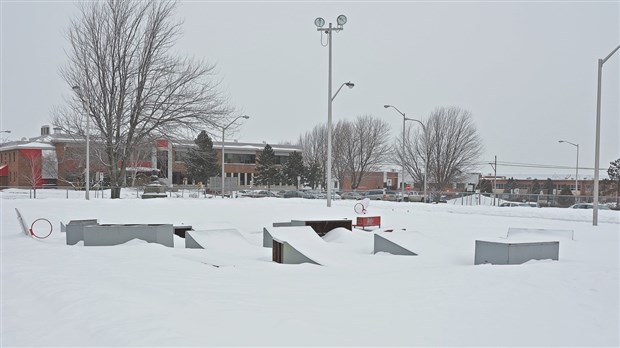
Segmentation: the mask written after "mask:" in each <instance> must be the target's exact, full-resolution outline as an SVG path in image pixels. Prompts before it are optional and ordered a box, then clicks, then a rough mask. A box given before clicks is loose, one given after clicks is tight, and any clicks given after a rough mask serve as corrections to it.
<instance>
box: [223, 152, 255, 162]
mask: <svg viewBox="0 0 620 348" xmlns="http://www.w3.org/2000/svg"><path fill="white" fill-rule="evenodd" d="M224 162H225V163H236V164H254V163H256V155H251V154H240V153H226V152H224Z"/></svg>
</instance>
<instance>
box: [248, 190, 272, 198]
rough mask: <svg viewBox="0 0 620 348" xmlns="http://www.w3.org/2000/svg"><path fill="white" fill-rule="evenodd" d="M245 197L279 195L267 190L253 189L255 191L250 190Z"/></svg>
mask: <svg viewBox="0 0 620 348" xmlns="http://www.w3.org/2000/svg"><path fill="white" fill-rule="evenodd" d="M247 197H252V198H262V197H279V196H278V195H277V194H275V193H273V192H271V191H268V190H255V191H252V193H250V194H249V195H247Z"/></svg>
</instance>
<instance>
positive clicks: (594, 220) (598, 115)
mask: <svg viewBox="0 0 620 348" xmlns="http://www.w3.org/2000/svg"><path fill="white" fill-rule="evenodd" d="M618 49H620V46H618V47H616V48H615V49H614V50H613V51H611V53H610V54H608V55H607V57H605V58H604V59H599V60H598V83H597V88H596V146H595V150H594V192H593V193H594V201H593V202H592V203H593V208H594V209H593V211H592V226H598V170H599V168H598V167H599V153H600V147H601V79H602V77H603V64H605V62H606V61H607V60H608V59H609V58H610V57H611V56H612V55H613V54H614V53H616V51H618Z"/></svg>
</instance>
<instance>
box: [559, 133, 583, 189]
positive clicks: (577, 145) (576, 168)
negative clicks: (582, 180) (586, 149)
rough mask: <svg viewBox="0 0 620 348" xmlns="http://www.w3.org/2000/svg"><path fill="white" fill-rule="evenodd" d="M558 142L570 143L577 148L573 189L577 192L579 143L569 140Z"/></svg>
mask: <svg viewBox="0 0 620 348" xmlns="http://www.w3.org/2000/svg"><path fill="white" fill-rule="evenodd" d="M558 143H560V144H561V143H566V144H570V145H573V146H574V147H576V148H577V164H575V191H576V192H579V189H578V187H579V144H573V143H571V142H570V141H566V140H558Z"/></svg>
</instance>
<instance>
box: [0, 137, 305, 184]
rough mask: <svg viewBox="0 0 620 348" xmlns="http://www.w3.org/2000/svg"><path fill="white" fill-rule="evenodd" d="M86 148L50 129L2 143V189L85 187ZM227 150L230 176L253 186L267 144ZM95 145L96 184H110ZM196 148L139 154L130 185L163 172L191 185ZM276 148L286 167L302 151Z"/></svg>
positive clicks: (163, 144)
mask: <svg viewBox="0 0 620 348" xmlns="http://www.w3.org/2000/svg"><path fill="white" fill-rule="evenodd" d="M85 144H86V143H85V139H83V138H73V137H71V136H68V135H66V134H61V133H60V132H59V130H58V129H55V130H54V132H53V133H50V127H49V126H43V127H41V135H40V136H37V137H34V138H30V139H25V138H24V139H22V140H19V141H12V142H8V143H4V144H1V145H0V187H7V186H11V187H18V186H25V187H37V188H40V187H45V186H60V187H63V186H65V187H66V186H80V187H81V186H83V182H82V181H83V180H84V179H83V177H84V175H83V172H84V166H85V151H86V149H85ZM224 145H225V165H224V171H225V175H226V177H232V178H236V179H237V183H238V185H239V187H242V188H247V187H251V186H252V185H253V179H254V173H255V169H256V158H257V156H259V155H260V153H261V152H262V150H263V149H264V147H265V143H239V142H237V141H234V142H226V143H225V144H224ZM270 145H271V144H270ZM96 146H97V144H96V141H93V140H92V139H91V143H90V147H91V160H90V172H91V175H90V178H91V185H93V184H95V183H96V182H98V181H104V182H105V177H106V176H107V169H106V167H105V166H104V164H103V163H102V162H101V161H99V160H98V159H97V158H96V157H97V156H93V153H94V148H95V147H96ZM194 146H195V145H194V142H193V140H189V141H178V142H175V141H170V140H168V139H159V140H156V141H155V142H154V144H153V146H152V147H150V148H143V149H136V153H135V154H133V155H132V156H131V157H130V160H129V163H127V165H126V167H127V183H128V184H129V185H131V184H135V185H142V184H145V183H147V182H148V177H149V175H150V172H151V171H152V169H158V170H159V171H160V173H161V176H162V177H163V179H162V180H163V181H167V182H168V183H169V184H174V185H181V184H191V183H188V182H187V179H186V172H187V167H186V166H185V162H184V159H185V154H186V153H187V151H188V150H189V149H190V148H192V147H194ZM271 146H272V148H273V151H274V153H275V155H276V164H278V165H281V164H284V163H286V161H287V159H288V156H289V155H290V154H291V153H292V152H294V151H297V152H301V148H300V147H298V146H294V145H271ZM213 148H214V149H215V150H216V152H217V153H218V157H219V158H221V153H222V152H221V148H222V143H221V142H217V141H214V142H213ZM220 165H221V164H220Z"/></svg>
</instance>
